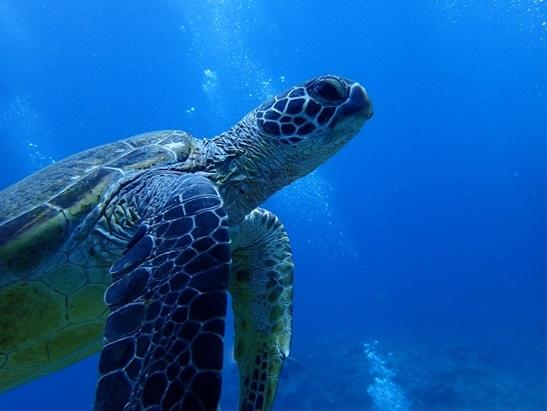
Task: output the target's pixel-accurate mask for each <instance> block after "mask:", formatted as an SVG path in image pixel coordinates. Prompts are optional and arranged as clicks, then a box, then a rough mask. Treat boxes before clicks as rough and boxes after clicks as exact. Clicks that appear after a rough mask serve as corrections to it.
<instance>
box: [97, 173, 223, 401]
mask: <svg viewBox="0 0 547 411" xmlns="http://www.w3.org/2000/svg"><path fill="white" fill-rule="evenodd" d="M139 180H140V181H138V182H135V183H134V184H133V186H131V187H127V188H126V189H125V190H126V193H122V195H124V196H126V197H127V198H131V200H132V201H138V203H139V204H141V206H140V208H141V213H140V215H141V216H142V222H141V226H140V228H139V229H138V230H137V231H136V234H135V236H134V238H133V239H132V240H131V241H130V243H129V248H128V250H127V251H126V253H125V255H124V256H123V257H122V258H121V259H120V260H119V261H118V262H117V263H116V264H114V265H113V266H112V268H111V272H112V275H113V283H112V284H111V285H110V287H109V288H108V289H107V291H106V294H105V302H106V303H107V304H108V306H109V307H110V309H111V314H110V315H109V317H108V320H107V324H106V330H105V341H104V348H103V351H102V353H101V358H100V362H99V372H100V378H99V381H98V386H97V394H96V400H95V411H118V410H119V411H121V410H125V411H129V410H131V411H136V410H173V409H177V410H178V409H182V410H188V411H190V410H196V411H217V407H218V402H219V398H220V391H221V370H222V356H223V355H222V354H223V338H224V328H225V314H226V301H227V295H226V290H227V286H228V276H229V264H230V246H229V233H228V228H227V217H226V213H225V212H224V210H223V203H222V200H221V198H220V196H219V193H218V191H217V188H216V187H215V186H214V185H213V184H212V183H211V182H210V181H209V180H208V179H206V178H204V177H200V176H196V175H183V176H181V175H180V174H175V173H168V172H163V173H155V174H151V175H150V176H144V177H141V178H140V179H139Z"/></svg>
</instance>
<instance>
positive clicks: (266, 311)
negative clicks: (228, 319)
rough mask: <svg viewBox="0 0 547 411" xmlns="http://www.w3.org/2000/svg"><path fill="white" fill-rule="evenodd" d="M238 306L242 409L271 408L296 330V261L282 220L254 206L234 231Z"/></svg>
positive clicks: (234, 296) (233, 283) (234, 286)
mask: <svg viewBox="0 0 547 411" xmlns="http://www.w3.org/2000/svg"><path fill="white" fill-rule="evenodd" d="M232 249H233V251H232V256H233V261H234V262H233V267H232V272H231V274H230V294H231V296H232V305H233V310H234V325H235V349H234V356H235V358H236V360H237V364H238V366H239V374H240V398H239V409H240V410H241V411H270V410H271V409H272V407H273V403H274V399H275V395H276V391H277V385H278V383H279V378H280V375H281V370H282V368H283V364H284V362H285V359H286V358H287V357H288V355H289V348H290V341H291V331H292V287H293V269H294V266H293V260H292V254H291V248H290V244H289V238H288V236H287V233H286V231H285V228H284V227H283V225H282V224H281V222H280V221H279V219H278V218H277V217H276V216H275V215H273V214H272V213H270V212H269V211H266V210H263V209H260V208H258V209H255V210H253V211H252V212H251V213H250V214H249V215H248V216H247V217H245V220H244V221H243V222H242V223H241V225H240V226H239V227H238V228H237V229H236V230H235V231H234V233H233V244H232Z"/></svg>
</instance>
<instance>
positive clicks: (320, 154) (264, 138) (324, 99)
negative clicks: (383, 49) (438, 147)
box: [209, 75, 372, 222]
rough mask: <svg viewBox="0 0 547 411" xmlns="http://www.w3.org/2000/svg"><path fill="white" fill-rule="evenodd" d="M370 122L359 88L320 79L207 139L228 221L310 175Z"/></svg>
mask: <svg viewBox="0 0 547 411" xmlns="http://www.w3.org/2000/svg"><path fill="white" fill-rule="evenodd" d="M371 117H372V104H371V102H370V99H369V98H368V95H367V92H366V91H365V89H364V88H363V86H361V85H360V84H359V83H356V82H354V81H351V80H348V79H344V78H341V77H337V76H331V75H329V76H322V77H318V78H315V79H313V80H311V81H308V82H307V83H304V84H302V85H299V86H295V87H292V88H290V89H289V90H286V91H285V92H284V93H281V94H279V95H277V96H275V97H273V98H271V99H270V100H269V101H267V102H265V103H264V104H262V105H260V106H259V107H258V108H257V109H255V110H253V111H251V112H250V113H249V114H248V115H247V116H246V117H244V118H243V119H242V120H241V121H240V122H239V123H238V124H236V125H235V126H234V127H233V128H232V129H230V130H229V131H227V132H225V133H223V134H221V135H219V136H217V137H215V138H214V139H212V140H211V147H212V149H211V154H210V155H209V156H210V157H213V158H214V159H215V160H214V161H213V163H214V169H215V173H214V176H215V179H216V182H217V183H218V184H219V187H220V189H221V192H222V195H223V198H224V200H225V204H226V206H227V208H228V214H229V215H230V219H232V221H234V222H238V221H240V220H241V219H242V218H243V216H244V215H245V214H247V213H248V212H250V211H251V210H252V209H253V208H254V207H256V206H258V205H259V204H261V203H262V202H263V201H265V200H266V199H267V198H268V197H269V196H270V195H271V194H273V193H274V192H276V191H278V190H279V189H281V188H282V187H284V186H286V185H288V184H290V183H291V182H293V181H294V180H296V179H298V178H300V177H302V176H304V175H306V174H308V173H310V172H311V171H313V170H314V169H315V168H317V167H318V166H319V165H321V164H322V163H323V162H325V161H326V160H327V159H328V158H329V157H331V156H332V155H333V154H335V153H336V152H337V151H338V150H339V149H340V148H341V147H342V146H343V145H344V144H346V143H347V142H348V141H349V140H350V139H351V138H352V137H353V136H355V135H356V134H357V133H358V132H359V130H360V129H361V127H362V126H363V124H364V123H365V122H366V121H367V120H368V119H370V118H371Z"/></svg>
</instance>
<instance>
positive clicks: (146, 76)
mask: <svg viewBox="0 0 547 411" xmlns="http://www.w3.org/2000/svg"><path fill="white" fill-rule="evenodd" d="M327 73H333V74H339V75H343V76H346V77H349V78H352V79H354V80H357V81H359V82H361V83H362V84H363V85H364V86H365V87H366V88H367V90H368V92H369V94H370V96H371V98H372V100H373V103H374V106H375V115H374V117H373V118H372V120H370V122H369V123H368V124H367V125H366V126H365V128H364V130H363V131H362V132H361V133H360V134H359V135H358V136H357V137H356V138H355V140H354V141H352V142H351V143H350V144H349V145H348V146H347V147H346V148H344V150H342V151H341V152H340V153H339V154H337V155H336V156H335V157H334V158H332V159H331V160H330V161H329V162H328V163H326V164H325V165H324V166H322V167H321V168H320V169H319V170H318V171H316V172H315V173H313V174H312V175H310V176H308V177H306V178H305V179H303V180H301V181H299V182H297V183H295V184H294V185H293V186H291V187H289V188H287V189H286V190H284V191H282V192H280V193H279V194H277V195H276V196H274V198H272V199H270V200H269V201H268V203H267V204H266V206H267V207H268V208H270V209H271V210H272V211H274V212H275V213H277V214H278V215H279V216H280V217H281V219H282V220H283V221H284V223H285V225H286V227H287V230H288V232H289V234H290V235H291V239H292V244H293V251H294V255H295V262H296V264H297V268H296V274H295V275H296V280H295V281H296V283H295V287H296V288H295V311H294V316H295V318H294V343H295V344H294V349H293V355H294V358H295V360H297V361H298V364H300V365H299V366H295V367H293V368H296V369H297V371H295V372H292V371H291V367H290V366H289V367H288V368H289V376H288V377H287V378H286V379H284V381H283V382H282V385H283V387H284V388H283V387H282V388H281V391H280V395H279V397H280V398H279V401H280V403H279V404H278V405H279V406H278V407H277V410H286V411H292V410H299V411H302V410H307V409H308V408H307V407H308V406H309V407H310V409H314V410H315V411H318V410H319V411H323V410H325V411H327V410H334V409H338V410H353V409H355V410H358V409H359V410H364V409H374V410H377V411H389V410H407V409H413V410H418V409H424V410H445V409H446V410H459V409H466V410H467V409H473V410H483V409H492V410H493V409H495V410H505V409H507V410H515V409H521V410H545V409H547V394H546V393H547V360H546V358H547V353H546V349H545V347H546V346H547V297H546V295H547V278H546V277H547V2H543V1H541V0H520V1H517V0H485V1H482V2H477V1H472V0H451V1H437V0H420V1H415V2H408V1H400V0H394V1H391V2H382V1H346V2H314V1H298V2H296V1H290V0H281V1H276V2H266V1H263V2H262V1H253V0H240V1H237V0H208V1H205V0H166V1H154V2H151V1H144V0H137V1H135V0H132V1H128V0H119V1H115V2H106V1H103V2H97V1H95V2H87V1H77V0H57V1H43V2H40V1H32V0H17V1H16V0H0V150H1V161H0V171H1V172H0V187H5V186H7V185H9V184H11V183H13V182H15V181H17V180H18V179H20V178H22V177H24V176H26V175H28V174H30V173H32V172H33V171H36V170H38V169H39V168H41V167H43V166H46V165H47V164H49V163H50V162H51V161H53V160H55V159H60V158H62V157H64V156H67V155H69V154H73V153H75V152H78V151H80V150H83V149H86V148H89V147H92V146H95V145H99V144H104V143H108V142H111V141H114V140H116V139H119V138H124V137H127V136H130V135H132V134H136V133H140V132H143V131H149V130H155V129H166V128H180V129H184V130H187V131H189V132H191V133H192V134H194V135H195V136H211V135H215V134H216V133H219V132H221V131H223V130H225V129H226V128H228V127H229V126H230V125H232V124H233V123H235V122H236V121H238V120H239V118H241V117H242V116H243V114H245V113H246V112H247V111H249V110H250V109H252V108H254V107H255V106H257V105H258V104H260V103H261V102H262V101H263V100H265V99H266V98H267V96H268V95H271V94H275V93H277V92H279V91H281V90H283V88H284V87H287V86H290V85H293V84H296V83H300V82H302V81H305V80H307V79H309V78H311V77H314V76H316V75H321V74H327ZM0 315H1V313H0ZM1 332H2V330H0V333H1ZM230 336H231V334H230V335H229V336H228V337H230ZM373 340H378V341H379V343H378V344H377V345H375V347H376V348H374V350H376V351H374V353H375V354H378V355H384V354H381V352H383V351H382V350H385V356H386V358H388V357H389V358H390V361H388V363H389V364H388V365H389V366H390V367H392V368H393V369H395V370H397V376H396V377H394V378H393V381H394V382H393V386H397V387H398V388H399V389H400V392H401V393H404V395H405V396H406V401H407V402H408V403H409V404H410V405H408V407H407V405H405V404H406V403H405V404H403V403H401V402H399V403H398V405H397V406H396V405H394V404H395V402H396V401H398V398H399V397H397V394H398V392H397V391H393V390H394V388H393V386H390V385H389V384H388V385H387V386H385V387H384V388H386V389H391V390H392V391H391V392H392V394H393V395H392V396H391V397H389V396H388V397H389V398H387V399H386V398H383V402H382V401H381V400H382V398H380V399H379V397H378V390H375V389H374V385H373V382H372V380H371V378H374V376H378V375H380V376H382V375H383V374H382V372H383V371H382V369H381V367H380V368H378V367H377V368H374V366H373V361H374V360H375V358H376V357H375V356H374V355H369V356H368V357H366V356H365V353H364V352H363V343H365V342H367V341H368V342H369V343H370V341H373ZM378 345H379V346H382V347H384V348H383V349H381V348H378V347H377V346H378ZM455 346H456V347H463V348H461V349H460V348H458V349H456V348H454V347H455ZM442 347H449V348H446V349H443V348H442ZM470 347H471V348H470ZM371 350H372V348H371ZM435 350H439V351H435ZM462 350H463V351H462ZM388 351H390V352H391V354H392V355H390V356H389V355H388V354H387V352H388ZM439 352H440V353H439ZM462 352H463V353H464V354H461V353H462ZM470 352H471V354H469V353H470ZM229 353H230V346H228V348H227V354H229ZM446 353H448V354H446ZM445 354H446V355H445ZM462 355H463V356H462ZM541 356H543V357H541ZM367 358H368V360H367ZM447 358H449V359H448V360H447ZM477 358H480V359H481V360H480V361H479V360H477ZM386 361H387V360H386ZM447 361H454V362H455V363H457V364H460V365H461V364H464V363H465V364H467V362H469V363H473V364H478V363H480V367H479V368H480V370H479V371H477V372H479V374H473V375H475V376H476V375H480V377H476V379H475V380H473V379H471V377H470V375H471V374H469V373H466V372H464V371H461V369H460V368H457V367H453V366H451V365H447V364H448V363H447ZM466 361H467V362H466ZM477 361H478V362H477ZM226 363H227V372H226V374H227V384H226V388H225V398H224V400H223V401H224V403H223V411H230V410H234V409H235V405H234V402H233V401H235V400H234V398H233V397H234V392H235V390H236V388H235V381H234V375H235V369H234V365H233V363H231V361H230V358H229V355H227V359H226ZM450 364H452V363H450ZM96 366H97V358H96V357H92V358H90V359H89V360H86V361H84V362H82V363H80V364H77V365H75V366H72V367H70V368H68V369H65V370H62V371H60V372H58V373H56V374H54V375H51V376H48V377H45V378H43V379H41V380H38V381H36V382H34V383H31V384H28V385H26V386H23V387H20V388H18V389H15V390H12V391H10V392H7V393H4V394H2V395H0V409H2V410H10V409H14V410H18V411H25V410H38V409H39V410H44V411H48V410H65V409H66V410H86V409H90V407H91V403H92V398H93V395H94V386H95V378H96ZM450 367H452V368H450ZM432 370H433V371H432ZM411 371H412V372H411ZM475 371H476V370H475ZM443 372H444V374H443ZM417 375H419V376H420V378H421V379H420V381H419V382H416V380H417V377H416V376H417ZM443 375H444V376H445V377H446V376H447V375H448V377H446V378H445V379H444V380H443V378H444V377H442V376H443ZM329 378H330V380H329ZM450 378H452V379H450ZM498 379H499V380H500V381H502V382H499V383H497V382H496V381H498ZM384 380H386V378H385V375H384ZM387 380H388V381H391V380H390V378H387ZM486 380H487V381H489V382H491V384H492V387H494V388H491V389H492V390H493V391H489V394H484V395H485V397H488V398H492V397H495V398H496V399H497V403H496V404H497V408H488V407H490V406H492V404H493V403H492V402H488V399H484V398H483V399H479V398H478V397H476V396H473V395H474V394H473V393H475V394H476V392H474V391H473V390H475V391H477V390H480V389H479V388H477V384H478V382H477V381H479V383H483V382H484V381H486ZM302 381H307V383H308V385H306V384H304V386H303V387H302ZM451 381H452V382H451ZM454 381H456V382H454ZM299 384H300V385H299ZM321 384H323V386H322V385H321ZM337 384H339V385H340V386H337ZM435 384H436V385H435ZM439 384H441V385H442V386H441V388H439V389H437V388H432V387H437V386H438V385H439ZM367 386H368V387H369V388H370V387H373V388H370V389H369V390H368V391H367ZM462 387H464V388H462ZM500 387H505V388H506V389H505V391H504V390H502V389H500ZM329 389H330V390H331V391H332V392H330V391H328V390H329ZM466 389H468V390H469V391H468V392H465V390H466ZM313 390H317V391H321V390H323V391H324V393H325V394H324V395H325V398H327V399H326V400H322V399H321V397H317V392H315V391H313ZM495 390H498V391H499V392H498V391H495ZM312 391H313V393H312ZM506 391H510V392H511V396H508V394H507V392H506ZM327 392H328V394H327ZM447 392H448V393H447ZM424 393H425V394H424ZM538 393H539V394H538ZM542 393H543V394H546V395H543V396H542V395H541V394H542ZM506 394H507V395H506ZM401 395H403V394H401ZM333 398H335V399H336V400H333ZM523 398H524V399H525V400H526V401H527V402H526V403H524V402H522V401H524V400H522V399H523ZM314 401H315V402H314ZM328 401H334V402H333V403H329V402H328ZM390 401H391V402H390ZM400 401H403V400H400ZM462 401H464V402H462ZM465 401H467V402H465ZM481 401H483V402H481ZM310 403H311V404H312V405H308V404H310ZM405 407H407V408H405ZM465 407H467V408H465ZM504 407H505V408H504Z"/></svg>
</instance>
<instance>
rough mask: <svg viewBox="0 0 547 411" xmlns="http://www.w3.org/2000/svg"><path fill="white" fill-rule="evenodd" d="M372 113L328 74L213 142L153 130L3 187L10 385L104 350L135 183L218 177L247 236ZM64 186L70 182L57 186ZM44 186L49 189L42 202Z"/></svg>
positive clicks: (3, 329)
mask: <svg viewBox="0 0 547 411" xmlns="http://www.w3.org/2000/svg"><path fill="white" fill-rule="evenodd" d="M371 115H372V107H371V104H370V101H369V100H368V96H367V94H366V92H365V90H364V89H363V88H362V87H361V86H360V85H359V84H358V83H354V82H352V81H350V80H345V79H341V78H338V77H335V76H326V77H320V78H317V79H314V80H312V81H310V82H308V83H306V84H304V85H302V86H298V87H293V88H291V89H289V90H287V91H286V92H285V93H283V94H281V95H279V96H276V97H274V98H272V99H271V100H269V101H268V102H266V103H264V104H263V105H261V106H260V107H258V108H257V109H256V110H254V111H252V112H251V113H249V114H248V115H247V116H245V117H244V118H243V119H242V120H241V121H240V122H239V123H238V124H236V125H235V126H234V127H233V128H232V129H230V130H228V131H227V132H225V133H222V134H221V135H219V136H217V137H214V138H212V139H209V140H196V139H193V138H191V137H190V136H189V135H187V134H186V133H184V132H179V131H172V132H163V133H152V134H149V135H147V136H146V138H142V139H140V140H139V139H138V138H135V139H129V140H126V141H122V142H118V143H113V145H109V146H105V147H102V148H99V149H95V151H90V152H86V153H82V154H81V156H82V159H81V160H78V162H74V161H72V162H70V161H71V160H70V159H69V160H67V163H63V162H60V163H58V164H56V165H55V166H53V167H51V168H50V169H49V170H48V169H46V170H44V171H43V172H39V173H37V174H36V175H33V176H30V177H29V178H27V179H25V180H23V181H22V182H21V183H19V184H18V185H16V186H13V187H11V188H8V189H6V190H5V191H3V192H0V224H1V225H0V287H1V288H0V333H1V334H0V390H4V389H7V388H11V387H13V386H16V385H18V384H21V383H23V382H25V381H28V380H31V379H33V378H36V377H38V376H41V375H45V374H47V373H49V372H52V371H55V370H57V369H60V368H62V367H64V366H66V365H69V364H71V363H73V362H75V361H78V360H79V359H82V358H84V357H86V356H88V355H90V354H92V353H94V352H96V351H97V350H98V349H99V348H100V347H101V335H102V330H103V329H104V321H105V318H106V315H107V310H106V307H105V305H104V303H103V298H102V294H103V292H104V290H105V288H106V287H107V286H108V285H109V284H110V282H111V275H110V272H109V267H110V266H111V265H112V264H113V263H114V262H115V261H117V260H118V259H119V258H120V257H121V256H122V253H123V252H124V250H125V249H126V247H127V244H128V241H129V240H130V239H131V238H132V236H133V234H134V233H135V230H136V228H137V224H138V222H139V220H140V219H141V215H140V213H139V210H141V211H142V210H143V209H144V208H145V205H144V204H143V203H142V201H140V200H139V196H138V193H131V195H120V193H122V192H123V187H124V186H126V185H127V184H130V183H131V182H135V181H137V180H138V179H139V177H140V176H141V175H142V174H143V173H145V172H147V171H150V170H158V171H161V170H165V171H169V172H176V173H181V175H183V174H185V173H192V174H197V175H200V176H203V177H206V178H208V179H209V180H210V181H212V182H213V183H214V184H215V185H216V186H217V187H218V190H219V192H220V195H221V198H222V199H223V202H224V208H225V210H226V212H227V214H228V223H229V225H230V226H231V227H232V228H234V229H236V227H237V226H238V225H239V224H241V223H243V224H244V221H245V218H246V216H247V215H249V213H251V211H252V210H253V209H255V208H256V207H257V206H259V205H260V204H261V203H263V202H264V201H265V200H266V199H267V198H268V197H269V196H270V195H271V194H273V193H274V192H276V191H278V190H279V189H281V188H283V187H284V186H286V185H288V184H290V183H291V182H292V181H294V180H295V179H297V178H300V177H302V176H304V175H306V174H307V173H309V172H310V171H312V170H313V169H315V168H316V167H317V166H319V165H320V164H322V163H323V162H324V161H326V160H327V159H328V158H329V157H330V156H332V155H333V154H334V153H335V152H337V151H338V150H339V149H340V148H341V147H342V146H343V145H344V144H345V143H346V142H348V141H349V140H350V139H351V138H352V137H353V136H354V135H355V134H356V133H357V132H358V131H359V130H360V129H361V127H362V125H363V124H364V123H365V122H366V121H367V120H368V119H369V118H370V117H371ZM114 146H115V148H113V149H112V150H111V151H110V152H109V154H108V156H104V159H103V158H101V161H99V162H98V161H96V160H95V158H96V157H97V156H101V155H102V154H101V153H103V152H106V151H107V150H108V149H109V148H110V147H114ZM150 153H152V154H150ZM80 164H81V166H80ZM52 170H53V171H55V172H53V171H52ZM40 173H42V174H40ZM90 175H91V177H92V178H90V177H88V176H90ZM86 178H87V180H86ZM57 180H58V181H61V183H59V184H57V185H58V186H55V187H50V186H48V185H47V184H48V183H47V182H48V181H53V182H55V181H57ZM72 180H74V181H75V183H72ZM67 186H69V187H70V188H71V189H70V190H67V189H66V187H67ZM44 187H45V188H44ZM40 189H42V191H43V192H45V194H43V195H42V194H40V195H38V194H36V195H35V193H37V192H39V191H40ZM89 193H91V196H90V195H89ZM50 194H51V195H50ZM36 199H38V203H37V204H38V205H37V206H36V207H34V208H33V209H29V208H28V207H27V205H28V204H29V203H30V202H32V201H33V200H34V201H35V200H36ZM152 206H153V205H152V204H148V210H152ZM25 207H27V209H24V208H25ZM19 209H21V210H22V214H21V215H19V216H16V217H14V218H12V217H11V216H12V215H16V214H17V210H19ZM152 211H153V210H152ZM2 213H5V214H6V215H2ZM5 217H9V218H8V219H6V218H5ZM234 253H236V254H237V250H234ZM242 258H243V257H242ZM244 264H245V263H244ZM241 307H244V305H241ZM283 344H284V345H288V342H287V341H285V342H283ZM283 344H282V345H283ZM284 345H283V346H284ZM260 355H261V357H260V358H263V356H265V355H269V354H260ZM264 358H265V357H264ZM270 391H272V389H270ZM272 392H275V387H274V388H273V391H272ZM257 395H258V393H257V392H255V402H254V404H255V405H254V406H255V408H253V409H256V410H258V409H266V408H260V407H258V405H259V404H257V402H256V398H257ZM269 395H270V396H269V397H268V398H266V399H265V403H268V404H270V403H271V400H272V398H271V394H269ZM268 406H269V405H268Z"/></svg>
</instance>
